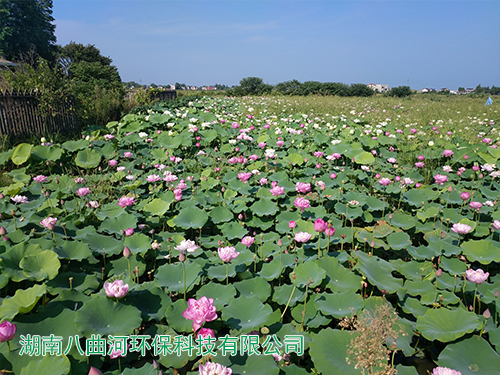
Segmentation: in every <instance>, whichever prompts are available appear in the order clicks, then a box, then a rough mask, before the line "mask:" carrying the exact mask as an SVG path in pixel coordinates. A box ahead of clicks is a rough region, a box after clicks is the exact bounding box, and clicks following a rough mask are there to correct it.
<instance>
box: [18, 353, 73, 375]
mask: <svg viewBox="0 0 500 375" xmlns="http://www.w3.org/2000/svg"><path fill="white" fill-rule="evenodd" d="M70 370H71V362H70V361H69V359H68V357H66V356H65V355H60V356H55V355H46V356H45V357H42V358H41V359H38V358H35V359H33V360H31V361H30V363H29V364H28V366H26V367H23V369H22V370H21V375H31V374H51V375H66V374H69V373H70Z"/></svg>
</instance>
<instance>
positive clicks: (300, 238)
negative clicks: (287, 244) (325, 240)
mask: <svg viewBox="0 0 500 375" xmlns="http://www.w3.org/2000/svg"><path fill="white" fill-rule="evenodd" d="M311 237H312V234H310V233H307V232H299V233H295V241H297V242H307V241H309V240H310V239H311Z"/></svg>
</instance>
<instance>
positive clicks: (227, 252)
mask: <svg viewBox="0 0 500 375" xmlns="http://www.w3.org/2000/svg"><path fill="white" fill-rule="evenodd" d="M242 242H243V241H242ZM217 251H218V253H219V258H220V259H221V260H222V261H223V262H225V263H229V262H230V261H232V260H233V259H236V258H237V257H238V255H240V253H237V252H236V249H235V248H234V247H232V246H226V247H219V249H218V250H217Z"/></svg>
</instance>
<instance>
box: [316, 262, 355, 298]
mask: <svg viewBox="0 0 500 375" xmlns="http://www.w3.org/2000/svg"><path fill="white" fill-rule="evenodd" d="M316 262H317V264H318V265H319V266H320V267H321V268H323V269H324V270H325V271H326V275H327V276H328V278H329V283H328V287H329V288H330V289H331V290H332V292H345V291H347V290H350V291H354V292H355V291H358V290H359V289H360V288H361V283H362V281H363V279H362V278H361V277H360V276H358V275H356V274H355V273H353V272H351V271H349V270H348V269H347V268H345V267H344V266H343V265H341V264H340V263H339V262H338V260H337V259H335V258H333V257H330V258H321V259H319V260H317V261H316Z"/></svg>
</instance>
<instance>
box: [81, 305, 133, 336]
mask: <svg viewBox="0 0 500 375" xmlns="http://www.w3.org/2000/svg"><path fill="white" fill-rule="evenodd" d="M141 322H142V319H141V312H140V311H139V310H138V309H137V308H136V307H134V306H128V305H125V304H124V303H121V302H120V301H113V300H111V299H110V298H107V297H105V296H103V295H96V296H94V297H92V299H91V300H90V301H88V302H86V303H85V304H84V305H83V307H82V308H80V309H79V310H78V311H77V312H76V314H75V326H76V328H77V329H78V330H79V331H80V332H82V334H83V335H84V336H86V337H90V336H91V335H93V334H94V335H96V334H99V335H101V336H107V335H131V334H133V332H134V330H135V329H137V328H138V327H139V326H140V325H141Z"/></svg>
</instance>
